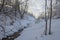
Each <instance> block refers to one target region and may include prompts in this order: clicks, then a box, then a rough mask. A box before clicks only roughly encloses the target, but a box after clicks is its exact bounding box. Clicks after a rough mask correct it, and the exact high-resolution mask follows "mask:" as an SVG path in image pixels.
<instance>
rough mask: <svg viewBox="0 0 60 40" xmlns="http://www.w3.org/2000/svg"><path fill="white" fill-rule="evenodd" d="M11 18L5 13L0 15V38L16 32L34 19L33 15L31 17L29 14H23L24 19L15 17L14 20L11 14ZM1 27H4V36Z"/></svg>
mask: <svg viewBox="0 0 60 40" xmlns="http://www.w3.org/2000/svg"><path fill="white" fill-rule="evenodd" d="M12 18H13V20H12V19H10V17H9V16H6V15H5V14H1V15H0V39H1V38H3V37H5V36H8V35H12V34H13V33H14V32H17V31H18V30H20V29H23V28H24V27H29V24H31V23H32V22H33V21H34V20H35V19H34V17H31V16H30V15H25V17H24V19H20V18H16V20H15V19H14V16H12ZM31 19H32V20H31ZM11 23H12V24H11ZM1 27H4V30H5V36H4V31H3V29H2V28H1Z"/></svg>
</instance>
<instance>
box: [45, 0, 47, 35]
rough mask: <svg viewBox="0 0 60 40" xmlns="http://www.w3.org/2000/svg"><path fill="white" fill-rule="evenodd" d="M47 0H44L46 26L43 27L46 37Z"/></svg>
mask: <svg viewBox="0 0 60 40" xmlns="http://www.w3.org/2000/svg"><path fill="white" fill-rule="evenodd" d="M46 10H47V0H45V22H46V26H45V35H47V15H46V14H47V11H46Z"/></svg>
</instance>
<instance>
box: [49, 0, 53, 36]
mask: <svg viewBox="0 0 60 40" xmlns="http://www.w3.org/2000/svg"><path fill="white" fill-rule="evenodd" d="M50 6H51V9H50V10H51V12H50V23H49V35H50V34H51V20H52V0H51V2H50Z"/></svg>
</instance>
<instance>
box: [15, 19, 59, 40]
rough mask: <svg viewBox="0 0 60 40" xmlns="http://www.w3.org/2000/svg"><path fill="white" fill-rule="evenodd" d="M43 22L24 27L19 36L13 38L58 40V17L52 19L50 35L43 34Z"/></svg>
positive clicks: (17, 39)
mask: <svg viewBox="0 0 60 40" xmlns="http://www.w3.org/2000/svg"><path fill="white" fill-rule="evenodd" d="M44 27H45V22H44V21H42V22H40V23H38V24H34V25H31V27H29V28H27V29H25V30H24V31H23V32H22V33H21V36H19V37H18V38H16V39H15V40H59V39H60V19H55V20H52V35H47V36H45V35H44V34H43V33H44Z"/></svg>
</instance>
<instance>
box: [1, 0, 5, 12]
mask: <svg viewBox="0 0 60 40" xmlns="http://www.w3.org/2000/svg"><path fill="white" fill-rule="evenodd" d="M4 1H5V0H1V8H0V12H1V10H2V9H3V7H4Z"/></svg>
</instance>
